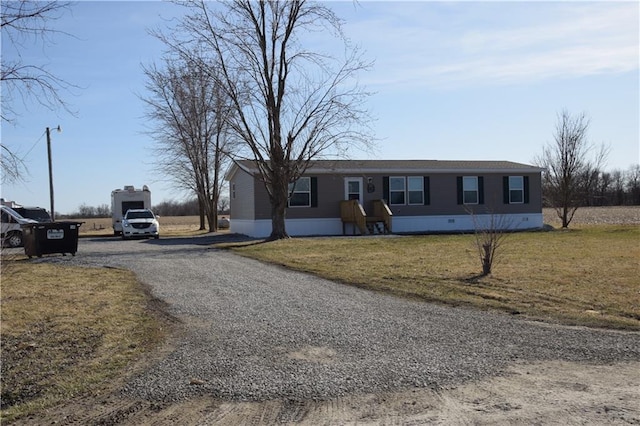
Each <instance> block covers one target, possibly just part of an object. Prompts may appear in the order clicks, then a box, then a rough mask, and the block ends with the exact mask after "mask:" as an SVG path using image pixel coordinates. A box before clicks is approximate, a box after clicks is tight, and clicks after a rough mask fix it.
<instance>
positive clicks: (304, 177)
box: [287, 176, 311, 209]
mask: <svg viewBox="0 0 640 426" xmlns="http://www.w3.org/2000/svg"><path fill="white" fill-rule="evenodd" d="M301 179H307V180H308V181H309V190H308V191H296V190H295V188H296V184H297V183H298V181H299V180H301ZM296 193H305V194H309V204H308V205H301V206H292V205H291V198H293V195H294V194H296ZM287 206H288V207H289V208H292V209H296V208H303V209H304V208H308V207H311V178H310V177H309V176H302V177H299V178H298V180H296V181H295V182H294V183H293V191H292V192H291V193H290V194H289V199H288V200H287Z"/></svg>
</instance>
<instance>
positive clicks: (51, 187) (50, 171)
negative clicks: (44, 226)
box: [47, 126, 62, 221]
mask: <svg viewBox="0 0 640 426" xmlns="http://www.w3.org/2000/svg"><path fill="white" fill-rule="evenodd" d="M57 130H58V132H61V131H62V129H60V126H58V128H57ZM47 157H48V158H49V199H50V200H51V221H55V220H56V218H55V210H54V207H53V170H52V168H51V130H49V128H48V127H47Z"/></svg>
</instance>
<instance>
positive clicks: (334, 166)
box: [227, 160, 544, 179]
mask: <svg viewBox="0 0 640 426" xmlns="http://www.w3.org/2000/svg"><path fill="white" fill-rule="evenodd" d="M238 167H240V168H242V169H243V170H245V171H246V172H247V173H250V174H254V173H257V172H258V169H257V168H256V167H255V163H254V162H253V161H251V160H241V161H238V162H237V163H236V165H234V167H232V169H231V170H230V172H229V173H228V175H227V179H231V177H232V176H233V174H234V173H235V171H236V170H237V168H238ZM542 171H544V169H543V168H541V167H537V166H532V165H529V164H522V163H514V162H512V161H465V160H453V161H452V160H315V161H312V162H311V163H310V164H309V168H308V169H307V172H306V174H312V173H313V174H332V173H339V174H346V173H358V174H362V173H372V174H373V173H421V174H424V173H478V172H484V173H540V172H542Z"/></svg>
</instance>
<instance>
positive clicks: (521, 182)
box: [502, 176, 529, 204]
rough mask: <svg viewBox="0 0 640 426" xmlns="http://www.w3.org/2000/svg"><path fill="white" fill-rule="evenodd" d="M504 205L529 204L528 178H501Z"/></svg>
mask: <svg viewBox="0 0 640 426" xmlns="http://www.w3.org/2000/svg"><path fill="white" fill-rule="evenodd" d="M502 188H503V192H504V204H529V176H504V177H503V178H502Z"/></svg>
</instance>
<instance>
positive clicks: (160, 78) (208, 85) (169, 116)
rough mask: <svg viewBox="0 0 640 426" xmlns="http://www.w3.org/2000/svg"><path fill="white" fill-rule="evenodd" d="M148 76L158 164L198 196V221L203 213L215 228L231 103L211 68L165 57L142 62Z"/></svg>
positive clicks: (149, 112) (149, 105)
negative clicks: (147, 63)
mask: <svg viewBox="0 0 640 426" xmlns="http://www.w3.org/2000/svg"><path fill="white" fill-rule="evenodd" d="M143 70H144V74H145V75H146V77H147V83H146V89H147V91H148V96H147V97H141V98H142V100H143V101H144V102H145V104H146V105H147V113H146V115H147V117H148V118H149V119H150V120H151V121H152V123H154V124H153V126H152V129H151V131H150V132H149V133H150V134H151V135H152V136H153V137H154V139H156V141H157V146H156V149H155V152H156V154H157V155H156V159H157V160H156V163H157V169H158V171H159V172H160V173H161V174H162V175H163V176H169V177H170V178H171V179H172V180H173V181H174V182H175V183H177V184H178V185H179V186H181V187H182V188H185V189H187V190H190V191H193V192H194V193H195V194H196V196H197V199H198V204H199V210H200V227H201V229H205V223H204V222H205V218H206V220H207V223H208V227H209V230H210V231H216V230H217V222H218V216H217V214H218V213H217V205H218V199H219V198H220V189H221V186H222V168H223V164H224V163H225V159H226V158H228V157H227V154H228V153H229V150H230V145H231V143H230V140H231V139H230V137H229V134H228V131H227V121H228V117H229V114H231V112H232V111H231V108H230V107H229V99H228V98H227V97H226V92H225V91H224V90H222V89H221V87H220V84H219V81H218V79H216V78H214V75H213V74H212V73H211V70H212V68H209V69H208V70H207V72H206V73H205V72H203V70H202V69H201V68H200V67H197V66H194V64H193V63H189V62H185V61H183V60H180V59H171V58H166V59H165V61H164V67H163V68H158V67H157V66H156V65H151V66H149V67H143Z"/></svg>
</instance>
